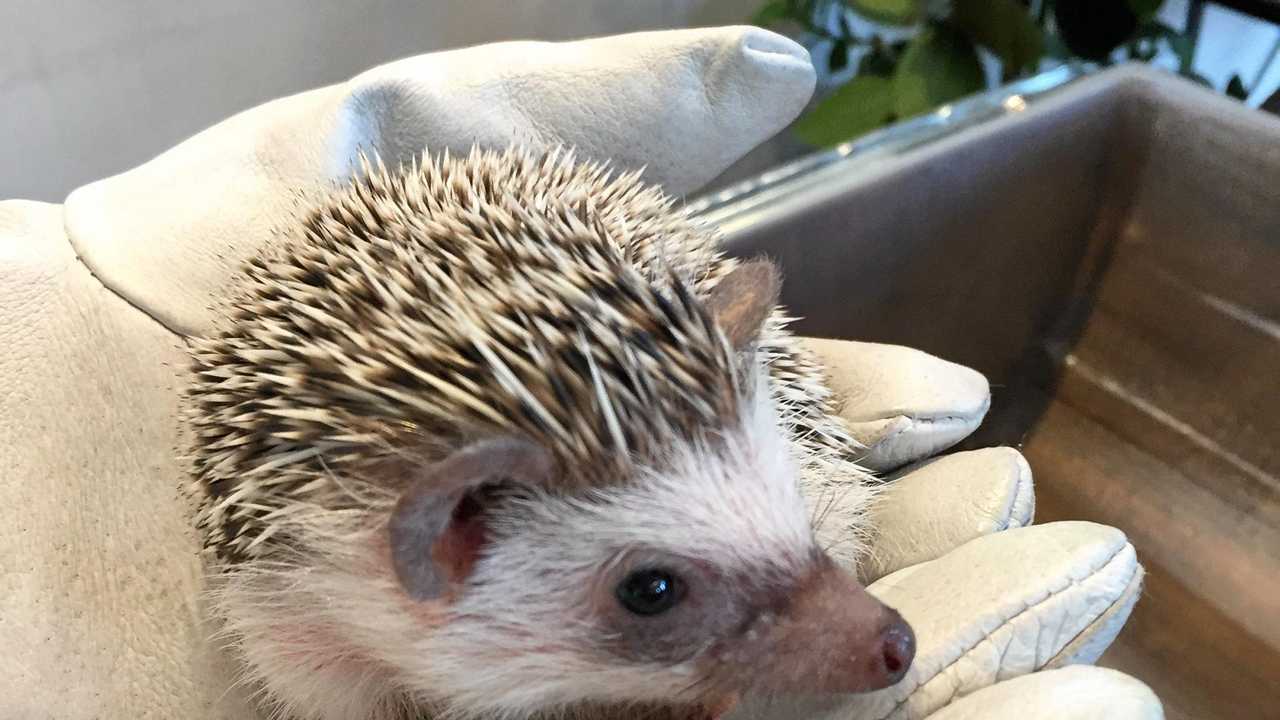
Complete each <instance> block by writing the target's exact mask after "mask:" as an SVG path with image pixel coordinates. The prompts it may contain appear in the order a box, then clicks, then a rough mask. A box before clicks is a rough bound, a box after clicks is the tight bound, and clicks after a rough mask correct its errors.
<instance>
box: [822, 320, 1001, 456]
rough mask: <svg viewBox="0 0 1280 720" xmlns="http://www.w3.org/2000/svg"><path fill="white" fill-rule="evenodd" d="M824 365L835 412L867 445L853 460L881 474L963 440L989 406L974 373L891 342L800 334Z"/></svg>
mask: <svg viewBox="0 0 1280 720" xmlns="http://www.w3.org/2000/svg"><path fill="white" fill-rule="evenodd" d="M802 343H803V344H804V347H805V348H806V349H808V350H809V351H810V352H812V353H813V354H814V355H815V356H817V358H818V360H819V362H821V363H822V364H823V365H824V366H825V367H826V369H827V375H828V382H829V383H830V385H831V389H832V391H833V392H835V394H836V395H837V397H838V398H839V399H840V401H841V404H842V407H841V409H840V415H841V416H842V417H843V418H844V419H845V421H846V422H847V423H848V425H849V429H850V431H851V432H852V433H853V435H854V437H855V438H856V439H857V440H858V441H859V442H861V443H862V444H863V445H864V446H866V448H867V454H866V455H865V456H864V457H862V458H859V463H860V464H861V465H862V466H863V467H866V468H867V469H869V470H875V471H881V472H883V471H887V470H892V469H894V468H897V467H901V466H903V465H906V464H907V463H911V462H914V461H916V460H921V459H923V458H926V457H929V456H931V455H935V454H937V453H938V452H941V451H942V450H945V449H947V448H949V447H951V446H952V445H955V444H956V443H958V442H960V441H961V440H963V439H964V438H966V437H968V436H969V434H970V433H972V432H973V431H974V430H975V429H977V427H978V425H979V424H980V423H981V422H982V418H983V417H984V416H985V415H986V413H987V409H988V407H989V406H990V404H991V390H990V387H989V386H988V385H987V379H986V378H985V377H983V376H982V375H981V374H980V373H978V372H977V371H975V370H971V369H969V368H967V367H964V366H962V365H957V364H955V363H951V362H947V361H946V360H942V359H940V358H936V357H934V356H932V355H929V354H927V353H923V352H920V351H919V350H914V349H911V348H906V347H901V346H897V345H880V344H876V343H863V342H852V341H849V340H826V339H818V338H803V339H802Z"/></svg>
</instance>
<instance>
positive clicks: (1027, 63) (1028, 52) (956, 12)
mask: <svg viewBox="0 0 1280 720" xmlns="http://www.w3.org/2000/svg"><path fill="white" fill-rule="evenodd" d="M951 21H952V23H953V24H954V25H955V26H956V28H957V29H959V30H960V32H962V33H964V34H965V35H967V36H969V39H970V40H972V41H973V42H975V43H977V44H979V45H982V46H984V47H986V48H988V49H990V50H991V52H993V53H995V54H996V55H997V56H998V57H999V58H1000V61H1001V62H1002V63H1004V66H1005V70H1006V71H1007V72H1009V73H1010V74H1017V73H1018V72H1020V71H1021V70H1023V69H1024V68H1030V67H1034V66H1035V64H1036V62H1037V61H1039V60H1040V56H1041V55H1043V54H1044V34H1043V33H1042V32H1041V31H1040V28H1038V27H1036V24H1035V22H1034V21H1033V20H1032V19H1031V15H1030V14H1029V13H1028V12H1027V8H1026V7H1025V6H1023V5H1022V4H1021V3H1019V2H1017V0H955V2H954V4H953V5H952V10H951Z"/></svg>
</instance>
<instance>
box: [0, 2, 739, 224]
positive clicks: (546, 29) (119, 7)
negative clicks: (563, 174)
mask: <svg viewBox="0 0 1280 720" xmlns="http://www.w3.org/2000/svg"><path fill="white" fill-rule="evenodd" d="M761 3H762V0H612V1H611V0H579V1H578V2H570V1H569V0H506V1H505V2H504V1H503V0H461V1H456V2H449V1H442V0H417V1H416V2H415V1H414V0H368V1H366V2H356V1H354V0H203V1H196V0H187V1H183V0H0V198H9V197H25V198H33V199H39V200H54V201H57V200H61V199H62V198H63V197H65V195H66V194H67V193H68V192H69V191H70V190H72V189H73V188H75V187H77V186H78V185H80V184H83V183H85V182H87V181H90V180H94V179H97V178H100V177H104V176H106V175H110V174H113V173H116V172H120V171H122V170H126V169H128V168H130V167H132V166H134V165H137V164H138V163H141V162H143V161H145V160H147V159H148V158H150V157H152V156H154V155H155V154H157V153H159V152H161V151H163V150H164V149H166V148H168V147H169V146H171V145H173V144H175V143H177V142H179V141H181V140H182V139H183V138H186V137H188V136H190V135H191V134H193V133H195V132H197V131H199V130H201V129H202V128H204V127H207V126H208V125H210V124H212V123H214V122H217V121H218V120H220V119H222V118H224V117H226V116H228V115H231V114H233V113H235V112H236V111H239V110H242V109H244V108H247V107H250V106H252V105H255V104H257V103H259V102H263V101H265V100H269V99H272V98H275V97H279V96H281V95H286V94H289V93H293V92H297V91H301V90H306V89H308V88H312V87H317V86H320V85H325V84H328V83H332V82H337V81H340V80H343V79H345V78H347V77H350V76H352V75H354V74H356V73H358V72H359V71H361V70H364V69H365V68H368V67H371V66H373V65H376V64H379V63H382V62H385V61H388V60H393V59H396V58H400V57H404V56H407V55H414V54H417V53H421V52H427V51H430V50H437V49H442V48H449V47H459V46H464V45H472V44H476V43H481V42H488V41H494V40H507V39H517V38H519V39H568V38H574V37H581V36H587V35H600V34H608V33H614V32H627V31H632V30H642V29H654V28H665V27H682V26H702V25H720V24H736V23H740V22H743V21H744V20H745V19H747V18H749V17H750V16H751V14H752V12H753V11H754V9H755V7H756V6H757V5H758V4H761Z"/></svg>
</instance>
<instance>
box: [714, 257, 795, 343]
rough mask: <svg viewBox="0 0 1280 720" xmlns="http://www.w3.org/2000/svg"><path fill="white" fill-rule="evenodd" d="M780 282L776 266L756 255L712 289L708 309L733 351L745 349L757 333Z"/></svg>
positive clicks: (758, 334)
mask: <svg viewBox="0 0 1280 720" xmlns="http://www.w3.org/2000/svg"><path fill="white" fill-rule="evenodd" d="M781 285H782V282H781V279H780V274H779V272H778V267H777V266H776V265H774V264H773V263H772V262H770V261H769V260H765V259H763V258H758V259H754V260H748V261H746V262H743V263H741V264H740V265H738V267H736V268H734V269H733V270H732V271H731V272H730V273H729V274H728V275H726V276H724V278H722V279H721V280H720V282H719V283H717V284H716V286H715V287H714V288H712V290H711V294H710V295H709V296H708V297H707V301H706V304H707V310H708V311H710V313H711V317H712V318H714V319H715V321H716V324H717V325H719V326H720V330H721V331H722V332H724V334H725V337H726V338H728V340H729V344H730V345H732V346H733V349H734V350H744V349H746V348H747V346H749V345H750V344H751V343H752V342H754V341H755V340H756V338H758V337H759V336H760V330H761V328H762V327H763V326H764V321H765V319H766V318H768V317H769V313H770V312H772V311H773V308H774V306H776V305H777V304H778V293H779V289H780V287H781Z"/></svg>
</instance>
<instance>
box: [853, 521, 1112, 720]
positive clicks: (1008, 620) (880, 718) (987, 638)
mask: <svg viewBox="0 0 1280 720" xmlns="http://www.w3.org/2000/svg"><path fill="white" fill-rule="evenodd" d="M1128 547H1130V544H1129V543H1128V542H1123V543H1121V544H1120V547H1118V548H1116V550H1115V551H1114V552H1112V553H1111V554H1110V555H1108V556H1107V558H1106V559H1105V560H1103V561H1102V562H1101V563H1099V564H1098V565H1097V566H1096V567H1094V568H1092V569H1091V570H1090V571H1089V574H1088V575H1087V576H1085V577H1083V578H1080V579H1079V580H1077V579H1075V578H1072V580H1071V582H1070V583H1068V584H1067V585H1066V586H1065V587H1063V588H1061V589H1059V590H1056V591H1054V592H1051V593H1049V594H1048V595H1046V596H1045V597H1044V598H1043V599H1041V600H1040V601H1038V602H1036V603H1033V604H1031V605H1028V606H1027V607H1025V608H1023V609H1022V610H1019V611H1018V612H1016V613H1014V614H1013V615H1010V616H1009V617H1008V618H1005V620H1004V621H1003V622H1001V623H1000V625H999V626H997V627H996V628H995V629H993V630H992V631H991V632H989V633H987V634H986V635H984V636H983V637H982V638H980V639H979V640H978V641H977V642H975V643H974V644H972V645H970V646H969V647H967V648H965V649H964V650H962V651H960V653H959V654H958V655H957V656H956V657H955V659H953V660H952V661H951V662H949V663H947V664H946V665H945V666H944V667H942V668H939V669H938V671H937V672H936V673H934V674H933V675H931V676H930V677H929V678H928V679H927V680H922V681H920V682H917V683H916V684H915V686H914V687H912V688H911V691H910V692H908V693H907V695H906V697H904V698H903V699H902V700H899V701H898V702H897V703H895V704H894V706H893V707H892V708H891V709H890V710H889V711H888V712H886V713H885V714H883V715H880V716H878V717H877V718H876V720H887V718H889V716H891V715H893V714H894V713H896V712H898V710H900V709H901V708H902V706H903V705H905V704H907V701H909V700H910V699H911V698H912V697H913V696H914V695H915V694H916V692H917V691H918V690H920V688H922V687H924V686H925V685H927V684H928V683H930V682H932V681H933V680H935V679H936V678H938V677H939V676H940V675H942V674H943V673H945V672H946V671H948V670H950V669H951V668H952V667H954V666H955V665H956V663H959V662H960V661H961V660H963V659H965V657H967V656H968V655H969V653H971V652H973V651H974V650H976V649H977V648H978V647H979V646H980V645H982V644H983V643H986V642H990V641H991V636H992V635H994V634H996V633H998V632H1000V631H1001V630H1003V629H1004V628H1005V627H1007V626H1008V625H1009V624H1010V623H1012V622H1014V621H1015V620H1017V619H1018V618H1020V617H1022V616H1024V615H1026V614H1027V613H1029V612H1031V611H1033V610H1035V609H1036V608H1038V607H1040V606H1041V605H1043V604H1045V603H1047V602H1049V601H1050V600H1053V599H1054V598H1056V597H1058V596H1059V595H1062V594H1063V593H1065V592H1067V591H1068V590H1071V589H1073V588H1075V587H1078V586H1079V585H1080V584H1082V583H1083V582H1084V581H1086V580H1089V579H1092V578H1094V577H1096V576H1097V575H1098V573H1099V572H1101V571H1102V569H1103V568H1105V567H1106V566H1107V565H1109V564H1111V561H1113V560H1115V559H1116V558H1117V557H1119V556H1120V553H1122V552H1124V550H1125V548H1128ZM1134 572H1137V569H1136V563H1135V569H1134ZM1127 586H1128V583H1126V587H1127ZM1108 607H1109V606H1108ZM1103 612H1105V610H1104V611H1103ZM1100 614H1101V613H1100ZM1094 619H1095V620H1096V619H1097V618H1094ZM1090 622H1092V620H1091V621H1090ZM958 690H959V689H958V688H956V689H953V690H952V693H951V695H950V696H949V697H948V698H947V700H946V702H944V703H942V705H946V704H947V703H949V702H951V701H952V700H954V699H955V697H956V693H957V692H958Z"/></svg>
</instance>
